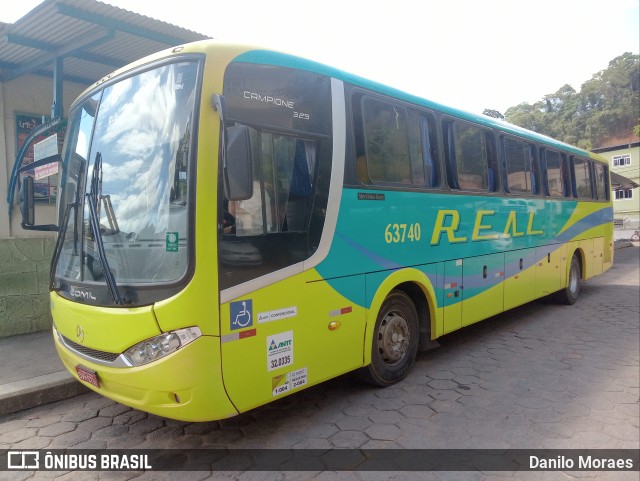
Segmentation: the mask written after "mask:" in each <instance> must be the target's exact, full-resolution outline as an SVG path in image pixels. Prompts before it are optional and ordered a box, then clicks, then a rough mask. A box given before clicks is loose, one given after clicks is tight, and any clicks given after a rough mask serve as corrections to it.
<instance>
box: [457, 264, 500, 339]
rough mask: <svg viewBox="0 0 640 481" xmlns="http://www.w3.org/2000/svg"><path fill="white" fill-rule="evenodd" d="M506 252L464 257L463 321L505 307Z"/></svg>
mask: <svg viewBox="0 0 640 481" xmlns="http://www.w3.org/2000/svg"><path fill="white" fill-rule="evenodd" d="M503 280H504V254H503V253H499V254H489V255H485V256H479V257H472V258H470V259H465V261H464V276H463V285H464V290H463V293H464V294H463V302H462V304H463V305H462V325H463V326H467V325H469V324H472V323H474V322H477V321H480V320H482V319H486V318H487V317H491V316H493V315H495V314H498V313H500V312H502V311H503V301H504V283H503V282H502V281H503Z"/></svg>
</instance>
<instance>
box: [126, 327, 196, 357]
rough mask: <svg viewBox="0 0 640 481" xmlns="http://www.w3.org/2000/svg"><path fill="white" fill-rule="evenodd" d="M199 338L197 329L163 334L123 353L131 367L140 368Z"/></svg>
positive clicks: (191, 328)
mask: <svg viewBox="0 0 640 481" xmlns="http://www.w3.org/2000/svg"><path fill="white" fill-rule="evenodd" d="M200 336H202V331H200V328H198V327H187V328H186V329H178V330H177V331H171V332H165V333H164V334H160V335H159V336H155V337H152V338H150V339H147V340H145V341H142V342H139V343H138V344H136V345H135V346H133V347H130V348H129V349H127V350H126V351H125V352H124V356H125V357H126V358H127V361H129V362H130V363H131V365H132V366H142V365H144V364H148V363H150V362H153V361H157V360H158V359H161V358H163V357H165V356H168V355H169V354H171V353H172V352H175V351H177V350H178V349H180V348H181V347H184V346H186V345H187V344H189V343H191V342H193V341H195V340H196V339H198V338H199V337H200Z"/></svg>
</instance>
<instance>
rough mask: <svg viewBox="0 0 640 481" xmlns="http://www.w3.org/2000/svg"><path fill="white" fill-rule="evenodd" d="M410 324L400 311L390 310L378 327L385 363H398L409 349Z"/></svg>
mask: <svg viewBox="0 0 640 481" xmlns="http://www.w3.org/2000/svg"><path fill="white" fill-rule="evenodd" d="M409 340H410V334H409V324H408V323H407V321H406V319H405V318H404V317H402V315H401V314H400V313H398V312H389V313H388V314H387V315H386V316H385V317H384V319H382V322H381V323H380V329H378V351H379V352H380V356H381V358H382V360H383V361H384V362H385V364H388V365H391V366H392V365H395V364H398V363H399V362H400V361H402V359H403V358H404V356H405V355H406V353H407V351H408V349H409Z"/></svg>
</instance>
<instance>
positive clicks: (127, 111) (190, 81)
mask: <svg viewBox="0 0 640 481" xmlns="http://www.w3.org/2000/svg"><path fill="white" fill-rule="evenodd" d="M197 77H198V63H197V62H193V61H189V62H179V63H172V64H165V65H162V66H159V67H156V68H153V69H151V70H147V71H144V72H142V73H139V74H137V75H133V76H130V77H128V78H125V79H123V80H121V81H118V82H116V83H112V84H107V86H106V87H104V88H103V89H101V90H99V91H95V92H94V93H93V95H91V96H90V97H88V98H86V99H85V100H84V101H83V102H81V103H79V104H78V105H77V107H76V108H75V109H74V111H73V112H72V113H71V115H70V120H69V127H68V132H67V139H66V145H65V152H64V156H63V164H62V175H61V179H60V200H59V202H60V203H59V212H60V219H59V225H60V235H59V239H58V243H59V245H58V246H57V255H56V256H55V257H54V264H55V265H54V266H53V271H54V277H53V288H55V289H57V290H62V291H63V292H64V291H67V289H65V285H66V286H67V288H68V291H67V292H68V293H70V295H71V296H72V297H74V298H77V297H80V296H78V295H77V294H75V293H77V292H82V293H83V294H82V298H83V299H84V300H87V301H94V303H95V302H96V301H97V303H104V304H111V302H110V301H109V300H108V299H109V298H108V297H107V296H103V297H104V299H105V302H100V300H99V298H98V297H97V295H96V294H95V292H96V291H86V290H80V289H79V286H80V287H83V286H84V287H83V289H84V288H85V287H87V286H89V287H95V288H96V289H98V290H99V289H100V288H104V287H105V286H106V283H107V282H108V280H109V277H110V276H113V279H114V281H115V283H116V285H118V286H123V285H129V286H131V285H141V284H142V285H145V286H149V285H153V284H163V283H164V284H167V283H175V282H177V281H178V280H180V279H181V278H182V277H184V275H185V273H186V272H187V270H188V259H189V256H188V248H189V222H188V219H189V201H188V191H189V182H190V179H189V177H190V174H189V171H190V169H189V165H190V158H191V150H192V137H193V135H192V132H193V129H194V125H193V123H194V118H195V115H194V108H195V105H196V103H195V97H196V92H197V89H196V83H197ZM94 220H95V221H97V223H98V226H99V227H97V228H96V227H95V225H94V227H93V228H92V225H91V223H92V222H94ZM103 257H104V258H103ZM105 292H106V291H105ZM129 297H131V296H130V295H129ZM81 300H82V299H81Z"/></svg>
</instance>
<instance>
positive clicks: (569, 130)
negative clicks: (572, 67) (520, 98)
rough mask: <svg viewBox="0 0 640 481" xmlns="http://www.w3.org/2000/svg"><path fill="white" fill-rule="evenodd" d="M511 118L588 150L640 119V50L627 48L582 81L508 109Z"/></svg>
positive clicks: (525, 125)
mask: <svg viewBox="0 0 640 481" xmlns="http://www.w3.org/2000/svg"><path fill="white" fill-rule="evenodd" d="M505 118H506V120H507V121H508V122H511V123H513V124H516V125H519V126H521V127H525V128H527V129H530V130H534V131H536V132H540V133H543V134H546V135H549V136H551V137H554V138H557V139H559V140H563V141H565V142H567V143H570V144H574V145H578V146H580V147H583V148H586V149H590V148H593V147H596V146H598V145H599V144H600V143H601V142H602V141H603V140H605V139H606V138H607V137H610V136H614V135H619V134H623V133H627V132H630V131H631V130H634V128H637V129H638V130H640V128H638V124H640V120H639V119H640V55H634V54H632V53H630V52H627V53H624V54H622V55H620V56H618V57H616V58H614V59H613V60H611V62H609V66H608V67H607V69H605V70H602V71H600V72H597V73H596V74H594V75H593V77H592V78H591V79H590V80H588V81H586V82H585V83H583V84H582V87H581V90H580V92H576V91H575V89H573V87H571V86H570V85H564V86H563V87H561V88H560V89H559V90H558V91H557V92H555V93H553V94H549V95H545V97H544V98H543V99H541V100H540V101H538V102H536V103H535V104H533V105H530V104H527V103H523V104H520V105H517V106H515V107H511V108H509V109H508V110H507V111H506V113H505Z"/></svg>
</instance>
